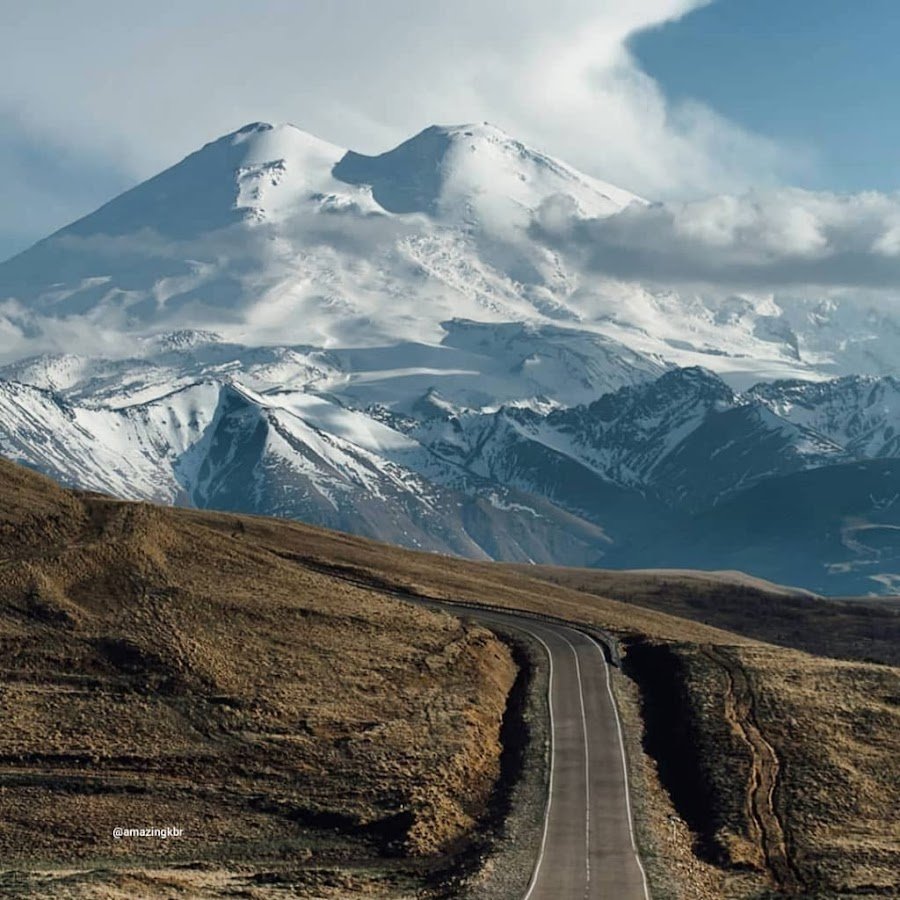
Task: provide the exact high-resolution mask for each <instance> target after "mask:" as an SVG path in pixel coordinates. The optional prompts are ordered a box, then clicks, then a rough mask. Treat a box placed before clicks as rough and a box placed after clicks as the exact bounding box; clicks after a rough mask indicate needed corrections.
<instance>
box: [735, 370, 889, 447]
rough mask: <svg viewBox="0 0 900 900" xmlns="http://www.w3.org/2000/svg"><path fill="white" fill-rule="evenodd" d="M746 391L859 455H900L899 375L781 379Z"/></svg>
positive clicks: (777, 410)
mask: <svg viewBox="0 0 900 900" xmlns="http://www.w3.org/2000/svg"><path fill="white" fill-rule="evenodd" d="M748 394H749V396H752V397H755V398H757V399H759V400H760V401H761V402H763V403H765V404H766V405H767V406H769V408H770V409H772V410H773V411H774V412H776V413H777V414H778V415H779V416H781V417H782V418H784V419H787V420H788V421H790V422H796V423H798V424H800V425H803V426H805V427H808V428H812V429H814V430H815V431H817V432H819V433H820V434H822V435H825V436H827V437H828V438H829V439H830V440H832V441H834V442H835V443H838V444H840V445H841V446H843V447H845V448H846V449H847V451H848V452H849V453H851V454H852V455H853V456H854V457H856V458H859V459H875V458H878V457H894V456H900V381H898V380H897V379H895V378H893V377H890V376H886V377H883V378H873V377H868V378H866V377H861V376H848V377H846V378H839V379H837V380H835V381H827V382H822V383H809V382H804V381H790V382H783V381H780V382H775V383H774V384H760V385H757V386H756V387H754V388H753V389H751V390H750V391H749V392H748Z"/></svg>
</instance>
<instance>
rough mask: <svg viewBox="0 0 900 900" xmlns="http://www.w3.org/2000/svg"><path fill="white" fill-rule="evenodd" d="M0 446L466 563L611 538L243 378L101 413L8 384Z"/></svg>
mask: <svg viewBox="0 0 900 900" xmlns="http://www.w3.org/2000/svg"><path fill="white" fill-rule="evenodd" d="M0 452H2V454H3V455H4V456H6V457H8V458H11V459H15V460H17V461H19V462H23V463H25V464H27V465H29V466H32V467H34V468H37V469H40V470H41V471H45V472H48V473H49V474H51V475H53V476H54V477H56V478H58V479H59V480H61V481H63V482H64V483H67V484H72V485H75V486H78V487H83V488H88V489H92V490H99V491H104V492H107V493H111V494H114V495H116V496H120V497H126V498H129V499H149V500H155V501H158V502H168V503H173V502H174V503H183V504H190V505H196V506H201V507H208V508H215V509H226V510H235V511H244V512H255V513H265V514H268V515H282V516H288V517H292V518H298V519H303V520H306V521H314V522H317V523H319V524H323V525H326V526H330V527H334V528H338V529H342V530H347V531H354V532H356V533H361V534H365V535H369V536H372V537H380V538H382V539H384V540H390V541H394V542H396V543H399V544H404V545H406V546H411V547H418V548H422V549H431V550H438V551H441V552H450V553H457V554H461V555H465V556H474V557H482V558H483V557H487V556H489V555H491V556H492V555H495V554H496V555H500V556H502V557H504V558H511V559H519V560H525V561H527V560H529V559H544V560H549V559H553V558H557V557H560V558H566V559H569V560H570V561H573V562H575V561H578V562H581V563H587V562H591V561H593V560H595V559H596V558H597V555H598V549H597V548H598V546H602V545H603V544H604V543H605V542H607V541H608V539H607V538H606V536H605V535H604V533H603V531H602V529H601V528H599V527H597V526H596V525H593V524H591V523H589V522H587V521H585V520H581V519H579V518H578V517H576V516H574V515H571V514H570V513H567V512H565V511H564V510H562V509H559V508H557V507H555V506H554V505H553V504H551V503H548V502H547V501H545V500H543V499H542V498H540V497H530V496H528V495H525V494H523V493H521V492H518V491H512V490H509V489H507V488H504V487H503V486H501V485H496V484H492V483H488V482H484V481H483V480H480V479H478V478H476V477H473V476H471V475H470V474H467V473H465V472H454V471H453V470H452V469H453V467H448V466H447V464H446V463H444V462H443V461H440V460H438V459H436V458H433V457H432V454H431V453H430V452H429V451H428V450H427V449H425V448H423V447H421V446H420V445H419V444H417V443H416V442H415V441H413V440H411V439H410V438H408V437H406V436H404V435H403V434H401V433H399V432H396V431H392V430H391V429H389V428H387V427H386V426H384V425H383V424H381V423H379V422H378V421H377V420H374V419H372V418H369V417H367V416H365V415H363V414H361V413H357V412H354V411H352V410H346V409H343V408H341V407H339V406H336V405H334V404H331V403H329V402H328V401H326V400H324V399H323V398H320V397H316V396H313V395H308V394H299V393H284V394H276V395H274V396H263V395H260V394H257V393H256V392H254V391H252V390H250V389H249V388H246V387H243V386H241V385H238V384H234V383H221V382H213V381H208V382H202V383H198V384H193V385H190V386H188V387H185V388H181V389H179V390H176V391H174V392H173V393H171V394H167V395H165V396H162V397H158V398H156V399H154V400H152V401H150V402H147V403H139V404H136V405H133V406H126V407H122V408H119V409H103V408H88V407H83V406H75V405H71V404H68V403H66V402H65V401H63V400H62V399H61V398H59V397H58V396H56V395H54V394H53V393H52V392H49V391H44V390H40V389H38V388H34V387H31V386H27V385H22V384H18V383H15V382H0ZM413 467H415V468H413ZM419 470H421V472H424V473H429V474H430V476H431V477H430V478H429V477H427V476H426V475H423V474H420V471H419ZM523 512H526V513H527V515H523ZM473 535H474V536H473ZM482 544H484V546H482Z"/></svg>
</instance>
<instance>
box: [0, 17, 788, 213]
mask: <svg viewBox="0 0 900 900" xmlns="http://www.w3.org/2000/svg"><path fill="white" fill-rule="evenodd" d="M706 2H708V0H630V2H629V3H623V2H621V0H554V2H553V3H548V2H547V0H520V2H518V3H516V4H515V5H514V6H513V7H511V6H510V5H509V4H508V3H506V2H500V0H458V2H456V3H454V4H434V3H418V2H414V0H379V2H377V3H373V2H371V0H305V2H303V3H297V2H295V0H261V2H259V3H252V4H251V3H245V2H238V0H215V2H214V0H187V2H180V3H178V4H175V3H166V2H161V3H156V4H149V5H148V4H133V3H120V2H114V0H83V2H80V3H77V4H72V3H63V2H61V0H47V2H43V3H38V4H20V5H19V6H18V7H17V8H16V11H15V14H10V16H8V17H7V21H6V22H5V23H4V31H3V37H2V39H0V40H2V43H0V51H2V52H0V76H2V77H0V111H6V112H7V113H8V114H9V115H10V116H11V117H13V118H14V119H15V120H16V121H17V122H19V123H21V127H22V129H23V131H24V132H25V133H27V135H28V137H29V139H30V141H31V142H32V145H33V146H36V147H37V146H40V145H41V143H42V142H44V141H46V142H50V143H53V144H57V145H59V144H62V145H64V146H67V147H70V148H73V149H74V150H76V151H77V152H78V153H80V154H83V155H89V156H90V157H92V158H94V159H97V160H104V159H105V160H108V161H111V162H112V163H113V164H114V165H115V166H116V167H118V168H122V169H124V170H126V171H128V172H130V173H132V175H133V177H134V178H135V179H138V178H143V177H147V176H148V175H151V174H153V173H154V172H155V171H156V170H158V169H159V168H161V167H163V166H164V165H167V164H170V163H172V162H174V161H176V160H177V159H178V158H180V157H181V156H183V155H185V154H186V153H188V152H190V151H191V150H193V149H195V148H196V147H197V146H198V145H199V144H201V143H204V142H205V141H208V140H211V139H213V138H214V137H216V136H218V135H220V134H222V133H225V132H227V131H230V130H233V129H234V128H236V127H238V126H239V125H241V124H244V123H245V122H247V121H253V120H256V119H265V120H275V121H292V122H294V123H295V124H297V125H299V126H300V127H302V128H305V129H307V130H309V131H312V132H314V133H317V134H319V135H320V136H322V137H325V138H327V139H329V140H332V141H335V142H338V143H342V144H344V145H345V146H351V147H353V148H354V149H358V150H361V151H363V152H376V151H380V150H384V149H387V148H388V147H389V146H392V145H394V144H395V143H397V142H399V141H400V140H402V139H404V138H406V137H408V136H409V135H410V134H412V133H414V132H415V131H418V130H419V129H421V128H422V127H424V126H425V125H427V124H430V123H432V122H439V123H444V124H450V123H455V122H462V121H470V120H488V121H491V122H493V123H494V124H497V125H499V126H500V127H502V128H504V129H505V130H507V131H509V132H510V133H512V134H514V135H516V136H517V137H519V138H521V139H522V140H525V141H527V142H529V143H532V144H534V145H535V146H537V147H538V148H540V149H543V150H545V151H547V152H550V153H552V154H555V155H558V156H561V157H562V158H564V159H566V160H567V161H569V162H571V163H572V164H574V165H576V166H579V167H581V168H583V169H585V170H586V171H589V172H591V173H592V174H596V175H598V176H600V177H603V178H605V179H606V180H608V181H612V182H615V183H619V184H621V185H622V186H623V187H627V188H630V189H633V190H635V191H637V192H639V193H643V194H645V195H648V196H652V197H660V196H663V197H670V196H688V195H694V194H696V193H698V192H709V191H714V190H734V189H741V188H743V187H746V186H747V185H749V184H753V183H759V182H764V183H770V182H772V181H773V180H777V176H778V174H779V173H780V172H781V171H783V168H784V165H785V163H786V160H785V159H784V158H783V157H782V156H781V154H780V153H779V151H778V148H777V147H775V146H774V145H772V144H771V143H769V142H767V141H766V140H764V139H762V138H759V137H755V136H753V135H749V134H746V133H744V132H743V131H741V130H740V129H739V128H737V127H736V126H734V125H733V124H730V123H728V122H727V121H725V120H723V119H722V118H721V117H719V116H717V115H715V114H714V113H713V112H712V111H711V110H709V109H706V108H704V107H702V106H699V105H696V104H684V105H680V106H677V107H672V106H671V105H670V104H668V103H667V102H666V100H665V98H664V96H663V94H662V93H661V91H660V89H659V87H658V85H656V84H655V83H654V81H653V80H652V79H651V78H649V77H648V76H647V75H646V74H645V73H644V72H642V71H641V70H640V68H639V67H638V65H637V64H636V62H635V61H634V59H633V58H632V57H631V56H630V54H629V53H628V50H627V40H628V39H629V37H630V36H631V35H633V34H634V33H635V32H637V31H639V30H642V29H644V28H648V27H652V26H656V25H660V24H662V23H665V22H667V21H671V20H673V19H676V18H678V17H679V16H681V15H683V14H684V13H686V12H688V11H690V10H691V9H694V8H696V7H699V6H702V5H704V4H705V3H706ZM30 177H31V179H32V183H33V184H34V190H35V192H36V194H38V193H40V191H41V190H42V189H43V187H42V185H41V184H39V183H38V182H39V180H40V176H39V175H35V174H34V173H31V175H30ZM12 178H13V179H15V178H16V173H12ZM98 199H99V198H98ZM84 211H85V212H87V211H88V209H85V210H84ZM53 224H55V225H61V224H63V223H62V222H54V223H53Z"/></svg>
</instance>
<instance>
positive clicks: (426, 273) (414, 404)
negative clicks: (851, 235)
mask: <svg viewBox="0 0 900 900" xmlns="http://www.w3.org/2000/svg"><path fill="white" fill-rule="evenodd" d="M655 208H656V207H654V206H652V205H650V204H648V202H647V201H646V200H644V199H643V198H640V197H637V196H635V195H634V194H631V193H629V192H628V191H625V190H622V189H620V188H616V187H614V186H612V185H609V184H605V183H603V182H601V181H598V180H597V179H594V178H590V177H588V176H585V175H582V174H581V173H579V172H577V171H575V170H574V169H572V168H571V167H569V166H567V165H566V164H565V163H563V162H561V161H558V160H555V159H552V158H550V157H548V156H546V155H544V154H542V153H540V152H538V151H536V150H534V149H532V148H529V147H527V146H526V145H524V144H522V143H520V142H519V141H516V140H515V139H513V138H512V137H510V136H508V135H506V134H504V133H503V132H502V131H500V130H499V129H497V128H494V127H492V126H490V125H464V126H456V127H436V126H433V127H431V128H427V129H426V130H425V131H423V132H421V133H420V134H418V135H416V136H414V137H413V138H411V139H410V140H408V141H406V142H404V143H403V144H401V145H400V146H399V147H396V148H394V149H393V150H389V151H387V152H386V153H383V154H381V155H377V156H366V155H363V154H359V153H356V152H353V151H348V150H345V149H343V148H340V147H337V146H335V145H333V144H329V143H327V142H325V141H322V140H320V139H318V138H315V137H313V136H311V135H309V134H306V133H305V132H303V131H301V130H299V129H297V128H294V127H293V126H289V125H280V126H272V125H266V124H261V123H256V124H253V125H248V126H246V127H244V128H242V129H240V130H239V131H236V132H234V133H232V134H229V135H226V136H224V137H222V138H219V139H218V140H216V141H213V142H212V143H210V144H207V145H206V146H204V147H203V148H201V149H200V150H198V151H197V152H196V153H193V154H191V155H190V156H188V157H187V158H186V159H185V160H183V161H182V162H180V163H178V164H177V165H175V166H173V167H172V168H170V169H168V170H166V171H164V172H162V173H161V174H159V175H157V176H156V177H155V178H152V179H150V180H149V181H147V182H144V183H143V184H141V185H138V186H137V187H135V188H134V189H132V190H131V191H128V192H126V193H125V194H123V195H121V196H120V197H117V198H115V199H113V200H112V201H110V202H109V203H108V204H106V205H105V206H103V207H101V208H100V209H99V210H97V211H96V212H94V213H92V214H91V215H89V216H86V217H85V218H83V219H81V220H79V221H78V222H75V223H73V224H72V225H70V226H68V227H66V228H63V229H62V230H61V231H59V232H57V233H55V234H53V235H51V236H50V237H48V238H46V239H45V240H43V241H41V242H40V243H38V244H36V245H35V246H34V247H32V248H31V249H29V250H27V251H26V252H24V253H22V254H20V255H19V256H17V257H14V258H13V259H11V260H8V261H7V262H5V263H2V264H0V360H2V362H3V366H2V367H0V452H2V453H3V454H4V455H6V456H9V457H12V458H14V459H18V460H20V461H22V462H24V463H26V464H28V465H31V466H35V467H37V468H40V469H42V470H44V471H47V472H49V473H51V474H53V475H55V476H56V477H58V478H60V479H61V480H63V481H65V482H66V483H69V484H73V485H78V486H81V487H85V488H89V489H93V490H100V491H107V492H110V493H114V494H117V495H119V496H123V497H128V498H134V499H152V500H156V501H161V502H168V503H183V504H189V505H196V506H207V507H215V508H218V509H230V510H241V511H249V512H255V513H266V514H273V515H282V516H291V517H296V518H301V519H304V520H307V521H311V522H315V523H318V524H323V525H327V526H330V527H335V528H339V529H344V530H351V531H356V532H359V533H362V534H366V535H371V536H375V537H379V538H382V539H385V540H390V541H394V542H397V543H400V544H404V545H407V546H412V547H419V548H424V549H430V550H436V551H440V552H448V553H458V554H464V555H468V556H474V557H484V558H487V557H492V558H501V559H515V560H532V561H535V562H554V563H572V564H579V565H582V564H587V565H591V564H596V563H602V564H610V565H617V564H625V563H627V564H630V565H642V566H652V565H658V564H661V560H662V556H663V555H665V556H666V559H667V562H666V564H667V565H677V564H679V563H678V559H677V558H676V557H678V555H679V554H681V555H682V556H683V557H684V559H683V561H682V564H685V565H688V564H697V563H692V562H691V559H697V558H701V557H702V559H703V564H704V565H712V566H716V565H720V564H721V565H722V566H724V565H726V564H727V565H731V564H733V562H734V560H735V559H738V560H740V558H741V557H740V554H739V553H737V555H735V554H736V551H735V548H734V547H730V548H729V547H725V546H724V545H722V544H721V541H720V540H719V541H718V543H717V542H716V541H712V542H711V543H708V547H710V548H712V549H710V550H709V552H708V553H706V552H705V551H704V552H705V555H704V554H700V553H699V551H698V553H695V554H693V556H692V554H691V552H689V551H690V547H689V546H687V545H686V544H685V543H684V540H685V539H686V538H685V537H684V536H686V535H693V537H692V538H691V540H693V541H694V543H695V544H696V546H697V547H700V546H707V544H705V543H704V540H705V539H704V536H703V533H702V532H703V529H704V528H706V527H716V528H717V529H719V531H720V533H721V535H727V534H732V537H733V539H734V540H735V541H737V540H744V539H745V538H746V533H745V531H741V529H740V528H737V526H736V527H735V529H732V530H731V531H729V529H728V528H726V527H725V526H724V525H723V524H722V519H721V516H722V515H724V513H722V512H721V511H722V510H732V511H733V516H734V520H735V521H736V522H737V521H745V522H752V528H751V525H748V526H747V528H751V530H753V529H756V530H755V531H753V534H756V535H759V534H760V533H761V529H762V531H765V529H764V528H763V527H762V525H761V524H760V522H761V521H763V519H764V516H763V515H762V513H761V512H760V510H761V509H764V506H765V503H768V502H770V501H771V496H772V495H771V494H770V493H767V491H768V490H769V488H768V485H770V484H773V483H776V482H777V483H779V484H781V483H783V484H785V485H786V488H785V491H786V493H785V496H803V493H802V490H801V489H797V490H795V488H794V487H793V486H794V485H798V484H799V485H806V484H807V481H805V480H804V479H805V478H806V475H807V473H810V472H817V473H818V472H822V473H828V472H834V473H836V474H835V478H837V479H838V480H839V482H840V484H841V485H842V486H843V487H842V491H843V492H844V495H846V497H845V499H846V502H844V500H842V501H841V504H839V505H838V507H836V508H835V509H833V510H830V511H829V512H828V515H824V514H823V519H822V521H823V523H824V522H826V521H827V522H828V523H829V524H828V525H827V527H828V528H831V529H832V530H833V529H834V528H838V531H839V532H840V533H841V534H844V533H846V534H851V533H852V535H855V537H852V538H848V540H847V542H845V543H843V544H841V545H840V546H841V547H842V548H843V549H842V550H840V552H837V553H836V555H835V554H832V556H831V557H829V558H825V557H820V556H814V557H810V558H808V559H804V560H798V562H797V566H796V572H797V577H796V578H791V577H788V576H790V573H791V572H792V571H794V570H792V569H791V565H792V564H791V563H790V560H789V559H786V558H782V557H781V556H779V555H778V550H777V541H775V540H774V538H773V539H772V541H770V542H769V543H768V544H766V545H765V546H766V547H768V548H769V549H767V550H766V552H767V553H768V552H771V553H773V554H775V556H776V557H778V559H777V560H776V562H777V565H776V566H775V569H773V570H772V571H777V572H778V577H784V578H786V579H787V580H793V581H796V582H798V583H805V584H809V585H813V586H815V587H816V588H817V589H823V590H828V589H833V590H835V591H840V592H844V593H850V592H863V591H867V590H883V589H885V588H886V586H889V585H892V584H895V583H900V580H898V579H897V578H895V576H894V575H893V574H892V573H891V572H890V571H889V567H890V566H892V565H893V562H892V560H893V556H892V555H890V554H887V555H886V556H885V557H884V558H883V559H882V558H881V557H879V556H878V550H877V547H876V548H875V549H874V550H873V547H872V546H871V545H870V543H866V541H865V540H863V539H862V538H861V537H860V535H862V534H863V530H864V528H863V526H864V525H865V523H868V522H870V521H871V522H873V523H876V524H877V525H878V535H879V540H882V538H883V537H884V535H885V534H888V532H889V531H890V529H891V528H892V527H893V520H892V518H891V517H892V516H893V512H892V510H893V504H892V503H891V502H889V501H890V498H889V497H887V496H886V495H885V496H882V493H883V492H882V493H878V492H876V493H875V494H871V492H870V494H871V496H868V497H867V496H863V495H862V494H860V493H859V492H860V491H862V490H863V487H865V488H867V489H868V488H869V487H871V484H870V482H871V480H872V478H873V477H874V476H872V475H871V473H870V472H869V469H867V470H866V471H867V473H869V474H866V475H865V477H863V476H859V477H856V476H855V475H853V474H852V473H853V472H854V471H856V470H854V469H852V468H848V464H859V465H863V466H868V465H869V461H871V460H877V459H880V458H885V457H895V456H900V383H898V382H897V381H896V380H895V379H894V378H893V377H892V376H891V374H890V372H891V371H893V368H892V367H893V365H894V363H893V362H892V360H893V359H894V357H893V356H892V348H893V347H895V345H896V346H897V347H900V326H897V324H896V323H894V320H893V319H892V318H891V317H890V315H889V314H888V313H884V314H879V315H878V316H874V317H873V316H869V317H865V316H864V317H859V316H856V317H855V318H854V316H853V315H852V314H851V313H850V312H849V311H848V310H847V309H845V308H843V307H841V306H840V305H837V304H835V303H834V302H833V301H831V300H829V299H827V298H825V299H823V298H821V297H810V298H802V297H800V298H797V297H794V298H792V299H791V300H790V301H788V300H784V299H783V298H779V299H776V298H775V297H773V296H751V295H749V294H748V295H746V296H745V295H743V294H741V295H739V296H738V295H733V294H729V295H727V296H715V295H707V292H704V291H701V290H699V289H698V291H696V292H686V291H685V290H683V289H681V290H674V289H671V288H668V287H660V286H659V285H645V284H641V283H639V282H637V281H635V280H631V281H624V280H622V278H621V277H612V276H610V275H609V274H607V273H606V272H604V271H603V270H602V268H598V267H597V266H596V265H595V264H593V263H589V262H587V261H586V260H585V258H584V256H583V254H580V253H579V252H576V250H575V249H574V248H573V247H570V246H569V244H568V243H567V240H566V235H567V234H570V233H572V231H573V229H574V228H575V227H576V226H577V225H578V224H579V223H582V224H584V225H585V226H587V225H596V224H597V223H602V222H607V223H615V222H617V221H621V220H622V219H624V218H627V217H629V216H632V215H633V214H634V211H635V210H638V211H644V212H647V211H652V210H653V209H655ZM895 337H897V340H896V341H894V338H895ZM897 358H900V357H897ZM835 374H838V375H843V376H844V377H841V378H838V379H837V380H832V376H834V375H835ZM893 471H894V470H893V469H891V470H890V472H891V473H893ZM848 473H850V474H848ZM885 477H886V478H887V476H885ZM891 477H893V475H891ZM888 480H890V479H888ZM826 482H827V477H826V476H825V475H823V476H821V478H818V477H817V478H815V479H813V480H812V481H811V482H810V483H812V484H814V485H816V486H821V485H823V484H825V483H826ZM885 484H887V481H886V482H885ZM803 490H805V488H803ZM798 491H799V493H798ZM854 492H855V493H854ZM842 496H843V495H842ZM754 498H756V499H754ZM759 498H763V499H762V500H760V499H759ZM766 498H768V499H766ZM760 504H762V506H761V505H760ZM842 510H846V515H844V513H843V512H842ZM778 514H779V515H781V516H784V515H787V514H788V513H786V512H785V510H784V509H783V508H782V507H779V513H778ZM842 516H843V518H842ZM847 517H852V519H853V522H855V523H856V524H853V525H851V524H848V522H849V520H848V518H847ZM713 522H715V523H716V524H715V526H713V525H712V524H708V525H704V524H703V523H713ZM836 522H837V523H839V524H838V525H835V523H836ZM860 523H863V525H860ZM897 524H898V525H900V523H897ZM804 527H807V530H808V531H809V532H810V533H809V534H807V536H806V537H805V538H804V540H805V541H806V543H805V544H804V545H803V546H805V547H807V549H808V550H809V553H810V554H819V553H825V552H826V550H825V549H823V548H830V549H828V550H827V552H828V553H829V554H831V553H832V551H833V549H834V546H833V542H831V543H829V541H830V538H829V539H827V540H826V539H825V538H823V539H822V540H818V538H816V536H815V535H814V534H812V531H814V530H815V528H816V526H815V523H814V522H811V523H810V522H807V525H806V526H804ZM822 527H823V528H824V527H826V526H825V525H824V524H823V526H822ZM841 529H843V530H841ZM847 529H850V530H849V531H848V530H847ZM854 529H855V530H854ZM861 529H863V530H861ZM885 529H887V530H885ZM773 533H774V532H773ZM829 533H830V532H829ZM865 533H866V534H869V532H865ZM872 533H873V534H874V532H872ZM673 535H677V536H679V541H680V542H679V541H675V542H674V543H673V539H672V536H673ZM739 535H743V537H739ZM717 540H718V538H717ZM876 543H877V542H876ZM888 543H890V542H889V541H888ZM785 546H787V545H785ZM885 546H887V544H885ZM772 548H775V549H772ZM810 548H812V549H810ZM859 548H862V549H859ZM663 550H665V553H663ZM786 552H787V551H785V553H786ZM791 552H796V546H795V548H794V550H793V551H791ZM717 554H718V555H717ZM854 554H857V555H859V554H862V557H864V558H865V561H866V562H865V565H858V566H857V565H856V557H855V556H854ZM873 554H874V556H873ZM689 557H690V558H691V559H689ZM862 557H861V558H862ZM747 558H748V559H751V561H752V562H753V565H754V566H755V567H757V571H760V573H761V574H765V572H762V569H764V568H765V566H766V558H765V556H764V554H757V555H756V556H752V555H751V556H748V557H747ZM717 560H719V561H720V562H719V563H717ZM882 563H883V564H882ZM779 566H780V567H781V568H779ZM760 567H762V569H761V568H760ZM886 567H887V568H886ZM767 571H768V570H767ZM823 573H824V574H823ZM820 576H821V577H820ZM823 585H824V587H823Z"/></svg>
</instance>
